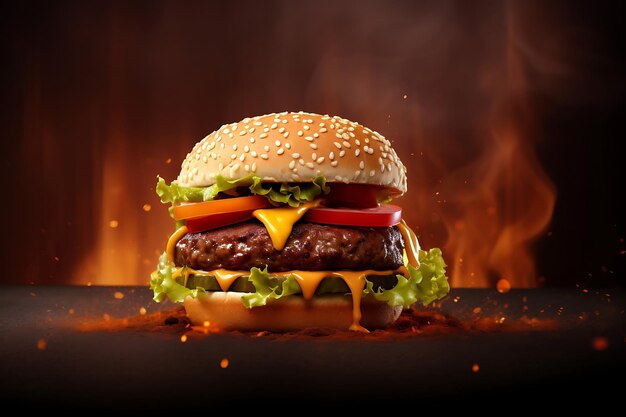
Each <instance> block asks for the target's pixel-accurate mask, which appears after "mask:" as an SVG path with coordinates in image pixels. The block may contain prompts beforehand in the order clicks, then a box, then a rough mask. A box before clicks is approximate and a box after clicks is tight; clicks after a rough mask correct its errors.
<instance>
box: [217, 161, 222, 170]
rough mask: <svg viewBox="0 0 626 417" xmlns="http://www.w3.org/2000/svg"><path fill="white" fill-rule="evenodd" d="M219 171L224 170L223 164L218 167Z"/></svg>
mask: <svg viewBox="0 0 626 417" xmlns="http://www.w3.org/2000/svg"><path fill="white" fill-rule="evenodd" d="M217 169H218V171H221V170H222V169H224V164H222V163H221V162H220V163H219V164H218V165H217Z"/></svg>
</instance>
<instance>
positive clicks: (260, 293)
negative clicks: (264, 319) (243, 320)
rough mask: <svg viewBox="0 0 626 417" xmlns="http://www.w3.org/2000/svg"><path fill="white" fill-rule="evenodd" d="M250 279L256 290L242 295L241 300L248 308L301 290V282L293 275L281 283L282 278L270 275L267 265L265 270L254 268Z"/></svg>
mask: <svg viewBox="0 0 626 417" xmlns="http://www.w3.org/2000/svg"><path fill="white" fill-rule="evenodd" d="M248 281H250V282H251V283H252V285H254V288H255V289H256V292H253V293H250V294H246V295H244V296H243V297H241V302H242V303H243V305H244V306H246V307H248V308H253V307H261V306H264V305H266V304H267V302H268V300H278V299H280V298H282V297H286V296H288V295H293V294H298V293H300V292H301V290H300V284H298V281H296V279H295V278H294V276H293V275H289V276H288V277H287V278H286V279H284V280H282V283H281V280H278V279H276V278H273V277H271V276H270V274H269V273H268V272H267V267H265V269H263V270H261V269H259V268H252V269H251V270H250V276H249V277H248Z"/></svg>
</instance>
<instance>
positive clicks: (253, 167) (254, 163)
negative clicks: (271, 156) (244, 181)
mask: <svg viewBox="0 0 626 417" xmlns="http://www.w3.org/2000/svg"><path fill="white" fill-rule="evenodd" d="M252 171H253V172H254V171H256V162H253V163H252Z"/></svg>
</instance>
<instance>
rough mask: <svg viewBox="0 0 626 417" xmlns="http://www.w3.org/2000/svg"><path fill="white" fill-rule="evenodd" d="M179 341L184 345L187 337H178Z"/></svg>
mask: <svg viewBox="0 0 626 417" xmlns="http://www.w3.org/2000/svg"><path fill="white" fill-rule="evenodd" d="M180 341H181V342H182V343H186V342H187V335H186V334H184V335H182V336H181V337H180Z"/></svg>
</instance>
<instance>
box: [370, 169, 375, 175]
mask: <svg viewBox="0 0 626 417" xmlns="http://www.w3.org/2000/svg"><path fill="white" fill-rule="evenodd" d="M374 175H376V170H375V169H373V170H371V171H370V177H373V176H374Z"/></svg>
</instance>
